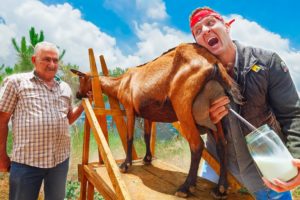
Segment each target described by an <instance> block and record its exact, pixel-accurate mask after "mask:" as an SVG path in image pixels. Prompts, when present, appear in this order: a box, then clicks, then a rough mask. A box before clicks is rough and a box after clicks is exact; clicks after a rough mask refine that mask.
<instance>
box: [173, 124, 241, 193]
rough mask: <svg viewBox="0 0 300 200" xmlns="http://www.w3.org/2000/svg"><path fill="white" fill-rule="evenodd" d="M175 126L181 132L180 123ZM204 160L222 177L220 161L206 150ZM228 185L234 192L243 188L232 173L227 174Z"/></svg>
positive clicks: (204, 150)
mask: <svg viewBox="0 0 300 200" xmlns="http://www.w3.org/2000/svg"><path fill="white" fill-rule="evenodd" d="M172 124H173V126H174V127H175V128H176V129H177V130H178V131H179V132H181V127H180V124H179V122H174V123H172ZM202 158H203V159H204V160H205V161H206V162H207V163H208V164H209V165H210V166H211V167H212V168H213V170H214V171H215V172H216V173H217V174H218V175H220V164H219V163H218V161H217V160H216V159H215V158H214V157H213V156H212V155H211V154H210V153H209V152H208V151H207V149H206V148H204V149H203V152H202ZM227 176H228V177H227V179H228V183H229V185H230V187H231V189H232V190H233V191H236V190H239V189H240V188H241V187H242V184H241V183H239V182H238V180H237V179H236V178H235V177H234V176H233V175H232V174H231V173H230V172H228V173H227Z"/></svg>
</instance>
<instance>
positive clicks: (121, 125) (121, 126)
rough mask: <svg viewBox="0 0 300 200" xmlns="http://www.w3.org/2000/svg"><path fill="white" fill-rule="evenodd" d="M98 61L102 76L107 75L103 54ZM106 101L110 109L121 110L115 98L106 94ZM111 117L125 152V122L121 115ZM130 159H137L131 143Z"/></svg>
mask: <svg viewBox="0 0 300 200" xmlns="http://www.w3.org/2000/svg"><path fill="white" fill-rule="evenodd" d="M100 63H101V68H102V72H103V74H104V76H109V73H108V69H107V65H106V62H105V60H104V57H103V55H101V56H100ZM108 101H109V104H110V108H111V110H120V111H121V108H120V104H119V102H118V101H117V99H115V98H113V97H111V96H108ZM112 117H113V120H114V121H115V123H116V127H117V130H118V133H119V135H120V139H121V142H122V145H123V148H124V151H125V152H126V153H127V139H126V137H127V126H126V122H125V120H124V117H123V116H116V115H113V116H112ZM132 159H133V160H136V159H138V156H137V153H136V150H135V147H134V144H133V145H132Z"/></svg>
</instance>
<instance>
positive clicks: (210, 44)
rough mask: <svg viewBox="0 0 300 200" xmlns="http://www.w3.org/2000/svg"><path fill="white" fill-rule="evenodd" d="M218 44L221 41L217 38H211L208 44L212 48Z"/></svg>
mask: <svg viewBox="0 0 300 200" xmlns="http://www.w3.org/2000/svg"><path fill="white" fill-rule="evenodd" d="M218 42H219V39H218V38H216V37H213V38H210V39H209V40H208V42H207V43H208V45H209V46H211V47H212V46H215V45H216V44H217V43H218Z"/></svg>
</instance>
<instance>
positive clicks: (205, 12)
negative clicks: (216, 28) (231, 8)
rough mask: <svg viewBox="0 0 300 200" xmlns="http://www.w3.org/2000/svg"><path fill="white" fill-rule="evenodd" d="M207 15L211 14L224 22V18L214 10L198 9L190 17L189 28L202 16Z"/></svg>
mask: <svg viewBox="0 0 300 200" xmlns="http://www.w3.org/2000/svg"><path fill="white" fill-rule="evenodd" d="M209 15H212V16H214V17H216V18H217V19H219V20H221V21H222V22H224V19H223V18H222V17H221V15H220V14H219V13H216V12H215V11H213V10H211V9H206V8H204V9H199V10H198V11H196V13H194V14H193V16H192V17H191V20H190V27H191V29H192V28H193V27H194V25H195V24H196V23H197V22H199V21H201V20H202V19H203V18H204V17H207V16H209Z"/></svg>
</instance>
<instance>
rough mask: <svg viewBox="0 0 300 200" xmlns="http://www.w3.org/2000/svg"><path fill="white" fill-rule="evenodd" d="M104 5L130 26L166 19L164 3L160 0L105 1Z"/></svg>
mask: <svg viewBox="0 0 300 200" xmlns="http://www.w3.org/2000/svg"><path fill="white" fill-rule="evenodd" d="M104 5H105V6H106V7H107V8H108V9H111V10H112V11H113V12H115V13H116V14H117V15H118V16H120V18H122V19H125V22H126V23H128V24H130V25H131V22H132V21H133V20H134V21H137V22H138V23H144V22H153V21H158V20H160V21H163V20H165V19H166V18H168V14H167V12H166V6H165V3H164V2H163V1H162V0H152V1H145V0H135V1H132V0H114V1H111V0H105V1H104Z"/></svg>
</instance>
